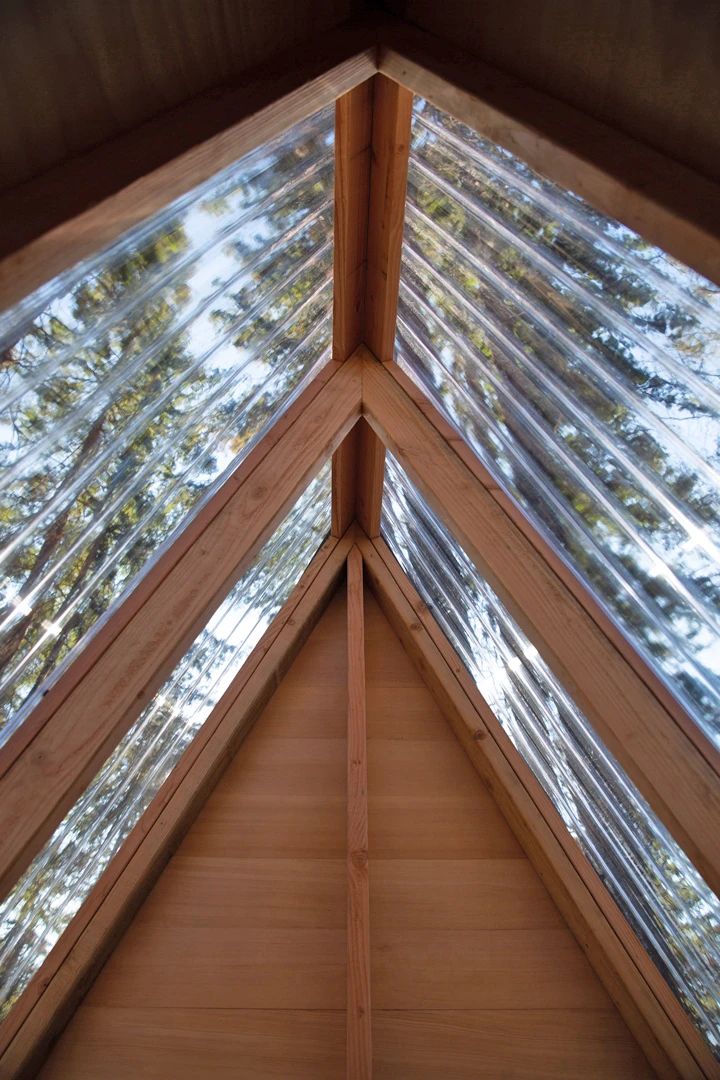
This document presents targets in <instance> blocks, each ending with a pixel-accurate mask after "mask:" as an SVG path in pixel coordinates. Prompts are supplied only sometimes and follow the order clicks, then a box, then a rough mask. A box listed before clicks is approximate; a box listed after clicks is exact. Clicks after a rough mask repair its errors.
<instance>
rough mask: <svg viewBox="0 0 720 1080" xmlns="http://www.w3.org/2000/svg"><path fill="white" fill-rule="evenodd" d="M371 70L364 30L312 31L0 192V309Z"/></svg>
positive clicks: (370, 38)
mask: <svg viewBox="0 0 720 1080" xmlns="http://www.w3.org/2000/svg"><path fill="white" fill-rule="evenodd" d="M146 6H147V5H146ZM307 29H308V31H309V27H308V28H307ZM374 72H375V50H374V32H373V30H372V28H370V27H369V26H367V25H354V24H353V25H352V26H346V27H344V28H342V29H338V30H336V31H332V32H330V33H328V34H321V35H319V36H316V37H315V38H314V39H313V40H312V42H311V43H309V44H306V45H305V46H304V48H303V50H302V52H298V50H296V49H292V48H291V49H290V51H289V52H285V53H283V54H282V55H279V56H277V57H276V58H274V59H273V60H272V62H268V63H267V64H266V65H264V66H261V67H259V68H257V69H254V70H253V71H252V72H248V73H246V74H245V75H244V77H243V79H242V82H241V85H240V86H236V87H231V88H228V89H225V90H223V91H221V92H212V93H209V94H206V95H201V96H200V97H199V98H195V99H193V100H191V101H189V102H187V103H185V104H183V105H180V106H178V107H177V108H176V109H171V110H169V111H168V112H166V113H163V114H161V115H160V116H157V117H155V118H153V119H152V120H148V122H147V123H145V124H141V125H140V126H138V127H134V128H132V129H131V130H129V131H128V132H125V133H123V134H119V135H118V136H117V137H116V138H112V139H110V140H108V141H107V142H104V143H101V145H99V146H97V147H95V148H94V149H91V150H88V151H87V152H86V153H82V154H80V155H79V156H78V157H74V158H70V159H69V160H67V161H63V162H61V163H60V164H58V165H56V166H55V167H54V168H52V169H50V170H49V171H47V172H45V173H43V174H42V175H40V176H37V177H35V178H33V179H30V180H28V181H27V182H25V183H22V184H20V185H18V186H17V187H14V188H11V189H10V190H8V191H6V192H4V193H2V194H0V221H2V231H1V232H0V309H3V308H5V307H9V306H10V305H12V304H14V303H16V302H17V301H18V300H21V299H22V298H23V297H24V296H27V295H28V294H29V293H30V292H32V291H33V290H34V289H36V288H37V287H38V286H39V285H41V284H43V283H44V282H46V281H48V280H50V279H51V278H53V277H54V276H55V275H56V274H59V273H60V272H61V271H63V270H65V269H67V268H68V267H70V266H73V265H74V264H75V263H76V262H78V261H79V260H80V259H83V258H86V257H88V256H89V255H93V254H95V253H96V252H98V251H100V250H102V249H103V248H104V247H105V246H106V245H107V244H109V243H110V242H111V241H113V240H114V239H115V238H116V237H117V236H119V235H121V234H122V233H124V232H126V231H127V230H128V229H130V228H131V227H132V226H133V225H135V224H137V223H138V222H140V221H142V220H143V219H144V218H147V217H148V216H150V215H151V214H153V213H155V212H156V211H158V210H160V209H161V208H162V207H164V206H167V204H168V203H170V202H172V201H173V199H176V198H179V196H181V195H183V194H185V192H187V191H190V190H191V189H192V188H194V187H195V186H197V185H198V184H200V183H202V182H203V181H205V180H207V179H208V178H209V177H211V176H213V175H214V174H215V173H217V172H218V171H219V170H220V169H222V168H224V167H225V166H227V165H230V164H232V163H233V162H234V161H237V159H238V158H239V157H242V156H243V154H246V153H248V152H249V151H250V150H253V149H255V148H256V147H257V146H262V145H263V144H264V143H266V142H267V141H268V140H269V139H272V138H274V137H275V136H276V135H279V134H281V132H283V131H285V130H286V129H287V128H289V127H291V126H292V124H294V123H296V122H297V121H299V120H301V119H303V118H304V117H306V116H309V115H310V114H311V113H313V112H315V111H316V110H318V109H321V108H323V106H326V105H331V104H332V103H333V102H334V101H335V99H336V98H338V97H339V96H341V95H342V94H344V93H347V92H348V91H350V90H352V89H353V87H355V86H357V85H358V84H360V83H362V82H363V81H364V80H366V79H368V78H369V77H370V76H372V75H373V74H374Z"/></svg>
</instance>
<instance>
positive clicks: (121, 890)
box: [0, 526, 356, 1078]
mask: <svg viewBox="0 0 720 1080" xmlns="http://www.w3.org/2000/svg"><path fill="white" fill-rule="evenodd" d="M355 537H356V529H355V526H351V527H350V529H348V530H347V532H346V534H345V535H344V536H343V537H342V538H340V539H338V538H335V537H331V538H329V539H328V540H326V541H325V542H324V544H323V545H322V546H321V547H320V549H319V550H318V552H317V553H316V555H315V556H314V558H313V559H312V561H311V562H310V564H309V565H308V567H307V569H306V570H305V572H304V574H303V575H302V578H301V579H300V581H299V583H298V584H297V585H296V587H295V589H294V590H293V592H292V593H291V595H290V597H289V599H288V600H287V602H286V603H285V605H284V606H283V608H282V609H281V611H280V612H278V614H277V616H276V617H275V619H274V620H273V622H272V624H271V625H270V627H269V628H268V629H267V631H266V632H265V634H264V635H263V637H262V639H261V640H260V642H259V643H258V644H257V645H256V646H255V648H254V649H253V651H252V653H251V654H250V656H249V657H248V658H247V660H246V661H245V662H244V664H243V666H242V668H241V669H240V671H239V673H238V675H237V676H236V678H235V679H234V680H233V682H232V684H231V685H230V687H229V688H228V690H227V691H226V692H225V694H224V695H223V697H222V698H221V700H220V701H219V702H218V704H217V705H216V706H215V708H214V709H213V711H212V713H211V714H210V716H209V717H208V719H207V720H206V722H205V724H204V725H203V726H202V728H201V729H200V731H199V732H198V734H197V736H196V738H195V739H194V740H193V742H192V743H191V744H190V746H189V747H188V748H187V749H186V751H185V752H184V754H183V756H182V758H181V759H180V761H179V762H178V764H177V765H176V766H175V768H174V769H173V771H172V773H171V775H170V776H169V777H168V779H167V780H166V781H165V783H164V784H163V786H162V787H161V789H160V790H159V791H158V793H157V795H156V796H155V797H154V799H153V800H152V802H151V803H150V805H149V806H148V808H147V809H146V810H145V812H144V814H143V815H142V817H141V819H140V820H139V822H138V823H137V825H136V826H135V827H134V829H133V830H132V832H131V833H130V835H129V836H128V837H127V839H126V840H125V841H124V843H123V845H122V847H121V848H120V850H119V851H118V853H117V855H116V856H115V857H114V859H113V860H112V861H111V862H110V864H109V865H108V867H107V869H106V870H105V871H104V873H103V875H102V876H101V878H100V880H99V881H98V883H97V885H96V886H95V888H94V889H93V890H92V892H91V893H90V895H89V897H88V899H87V900H86V901H85V903H84V904H83V905H82V907H81V908H80V910H79V911H78V913H77V915H76V916H75V917H74V919H73V920H72V922H71V923H70V925H69V926H68V927H67V929H66V930H65V932H64V933H63V934H62V935H61V937H60V939H59V941H58V943H57V945H56V946H55V947H54V949H53V950H52V952H51V953H50V954H49V955H48V957H47V959H46V960H45V962H44V963H43V965H42V966H41V968H40V969H39V970H38V972H37V973H36V974H35V976H34V978H33V979H32V981H31V982H30V983H29V984H28V986H27V987H26V989H25V991H24V992H23V994H22V995H21V997H20V999H19V1000H18V1001H17V1002H16V1004H15V1005H14V1006H13V1009H12V1010H11V1012H10V1014H9V1016H8V1018H7V1019H6V1020H5V1022H4V1023H3V1025H2V1026H0V1077H2V1078H5V1077H8V1078H9V1077H13V1078H14V1077H21V1076H30V1075H34V1070H35V1069H36V1068H37V1067H38V1066H39V1063H40V1061H41V1060H42V1058H43V1056H44V1055H45V1054H46V1053H47V1051H48V1049H49V1047H50V1045H51V1043H52V1041H53V1040H54V1038H56V1037H57V1035H58V1034H59V1033H60V1031H61V1030H62V1028H63V1027H64V1025H65V1024H66V1023H67V1021H68V1019H69V1018H70V1016H71V1015H72V1013H73V1011H74V1009H75V1008H76V1007H77V1004H78V1003H79V1001H80V1000H81V998H82V997H83V996H84V994H85V993H86V992H87V990H88V989H89V987H90V985H91V984H92V982H93V981H94V979H95V978H96V976H97V974H98V973H99V971H100V969H101V967H102V965H103V963H104V962H105V960H106V959H107V957H108V955H109V954H110V952H111V951H112V949H113V948H114V946H115V944H116V942H117V940H118V939H119V938H120V936H121V935H122V933H123V932H124V930H125V928H126V927H127V925H128V923H129V922H130V920H131V919H132V917H133V915H134V913H135V912H136V910H137V909H138V908H139V906H140V904H141V903H142V902H143V900H144V899H145V897H146V895H147V894H148V893H149V891H150V889H151V888H152V886H153V884H154V883H155V881H156V880H157V878H158V877H159V875H160V873H161V872H162V869H163V867H164V866H165V864H166V863H167V861H168V859H169V858H170V857H171V855H172V854H173V851H174V850H175V848H176V847H177V845H178V844H179V842H180V840H181V839H182V837H183V835H184V834H185V832H186V831H187V829H188V828H189V826H190V825H191V824H192V821H193V820H194V818H195V816H196V815H197V813H198V812H199V810H200V809H201V807H202V805H203V803H204V802H205V799H206V798H207V797H208V795H209V794H210V792H211V791H212V789H213V787H214V786H215V784H216V783H217V780H218V779H219V777H220V775H221V774H222V772H223V771H224V769H225V767H226V766H227V765H228V764H229V762H230V761H231V759H232V757H233V756H234V754H235V753H236V752H237V750H238V748H239V746H240V744H241V743H242V741H243V739H244V738H245V736H246V735H247V734H248V732H249V731H250V730H251V729H252V726H253V724H254V722H255V720H256V719H257V717H258V716H259V715H260V713H261V712H262V710H263V708H264V707H265V705H266V704H267V702H268V701H269V699H270V697H271V696H272V694H273V692H274V691H275V689H276V688H277V686H278V685H279V683H280V681H281V680H282V678H283V676H284V674H285V673H286V672H287V670H288V668H289V667H290V664H291V663H292V661H293V659H294V658H295V656H296V655H297V653H298V652H299V651H300V649H301V647H302V645H303V644H304V642H305V641H306V639H307V637H308V636H309V634H310V632H311V631H312V629H313V627H314V626H315V624H316V623H317V621H318V619H319V618H320V615H321V614H322V612H323V611H324V609H325V607H326V605H327V603H328V602H329V600H330V598H331V596H332V594H333V592H334V591H335V588H336V587H337V585H338V583H339V581H340V579H341V577H342V574H343V573H344V571H345V566H346V560H347V556H348V553H349V551H350V550H351V548H352V545H353V543H354V540H355Z"/></svg>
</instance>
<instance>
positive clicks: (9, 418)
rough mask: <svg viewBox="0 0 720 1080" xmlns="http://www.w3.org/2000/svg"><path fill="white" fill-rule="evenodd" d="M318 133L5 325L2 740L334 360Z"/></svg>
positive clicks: (175, 209)
mask: <svg viewBox="0 0 720 1080" xmlns="http://www.w3.org/2000/svg"><path fill="white" fill-rule="evenodd" d="M333 117H334V113H333V110H332V108H330V109H327V110H325V111H324V112H322V113H319V114H317V115H316V116H314V117H311V118H309V119H308V120H306V121H303V122H302V123H301V124H299V125H298V126H296V127H295V128H293V129H292V130H290V131H288V132H287V133H286V134H285V135H283V136H282V137H281V138H279V139H277V140H276V141H275V142H273V143H271V144H269V145H266V146H264V147H262V148H261V149H259V150H257V151H255V152H253V153H252V154H249V155H248V156H246V157H245V158H243V159H242V160H240V161H238V162H237V163H236V164H235V165H233V166H232V167H231V168H229V169H227V170H225V171H224V172H223V173H221V174H219V175H218V176H216V177H215V178H214V179H213V180H211V181H210V182H209V183H207V184H205V185H203V186H202V187H201V188H199V189H197V190H196V191H194V192H191V193H190V194H189V195H188V196H186V197H185V198H183V199H181V200H179V201H178V202H176V203H174V204H173V205H171V206H169V207H168V208H167V209H166V210H164V211H163V212H162V213H160V214H158V215H157V216H156V217H154V218H152V219H151V220H149V221H147V222H146V223H144V224H143V225H142V226H140V227H138V228H136V229H134V230H133V231H132V232H131V233H129V234H128V235H126V236H125V237H123V238H121V239H120V240H119V241H118V242H117V243H116V244H115V245H114V246H113V247H112V248H110V249H109V250H107V251H105V252H102V253H101V254H99V255H98V256H97V257H95V258H93V259H92V260H89V261H87V262H85V263H83V264H81V265H79V266H77V267H75V268H74V269H73V270H71V271H69V272H68V273H66V274H63V275H61V276H60V277H59V278H57V279H56V280H55V281H53V282H51V283H50V284H48V285H46V286H45V287H43V288H42V289H40V290H39V291H38V292H37V293H36V294H35V295H33V296H31V297H29V298H28V299H27V300H25V301H24V302H23V303H22V304H20V305H18V307H17V308H15V309H14V310H12V311H10V312H8V313H6V314H5V315H4V316H3V317H2V319H0V350H1V351H0V357H1V358H2V359H1V361H0V566H1V567H2V580H1V585H0V672H1V673H2V674H0V741H2V740H3V739H4V738H7V736H8V734H9V733H10V732H11V731H12V730H13V729H14V728H15V727H16V726H17V724H18V723H19V722H21V720H22V718H23V716H24V714H25V713H24V711H23V705H24V704H25V703H26V702H28V699H29V697H30V696H31V695H33V691H36V690H37V688H38V687H39V686H40V684H41V683H43V681H44V680H46V679H47V678H48V677H49V676H51V675H52V673H53V672H54V671H56V670H57V668H58V666H59V665H60V664H61V663H62V662H63V660H64V659H65V657H66V656H67V655H68V653H69V651H70V650H71V649H72V648H73V647H74V646H76V645H77V644H78V643H80V642H81V641H82V640H83V638H84V636H85V635H86V634H87V632H88V631H89V630H90V629H91V628H92V626H93V625H94V624H95V622H96V621H97V619H98V618H99V617H100V616H102V615H103V614H104V613H105V612H106V611H107V610H108V608H109V607H110V606H111V605H112V604H113V602H114V601H115V600H116V599H117V598H118V596H119V595H120V594H121V593H122V592H123V591H124V590H125V588H126V587H128V586H129V585H130V584H132V583H133V582H134V580H135V579H136V578H137V576H138V574H140V573H141V572H142V570H143V569H144V568H145V567H146V565H147V563H148V560H149V559H151V558H152V557H153V556H154V555H155V554H156V553H157V551H158V549H159V548H160V547H161V545H163V544H164V543H165V541H167V540H168V538H169V537H170V536H171V534H172V533H173V532H174V530H175V529H176V527H178V526H179V525H180V524H181V523H182V522H183V521H184V519H185V518H186V516H187V514H188V513H189V512H191V511H192V510H193V509H194V508H196V507H197V505H198V503H199V501H200V500H201V498H202V497H203V496H204V495H206V494H207V493H208V492H209V490H210V489H211V488H212V487H213V486H214V485H216V484H217V483H219V482H221V480H222V479H223V477H224V476H225V475H227V473H228V472H229V471H230V470H231V469H232V468H234V467H235V466H236V465H237V464H238V462H239V461H240V460H241V458H242V457H243V456H244V455H245V454H247V452H248V450H249V449H250V447H251V446H252V445H253V443H254V442H255V440H256V439H258V438H259V436H260V435H261V434H262V433H263V432H264V431H265V430H266V429H267V427H268V425H269V424H270V423H271V422H272V420H273V418H274V417H276V416H277V415H278V413H279V412H281V411H282V410H283V409H284V408H285V407H286V406H287V404H288V402H289V400H290V399H291V397H292V396H293V395H294V394H296V393H297V392H298V390H299V388H300V387H301V385H302V384H303V382H304V380H306V379H307V378H308V377H309V376H310V375H311V374H312V373H313V372H314V370H316V368H317V365H318V364H319V363H321V362H323V361H324V360H325V359H327V358H328V357H329V354H330V342H331V311H332V280H331V278H332V221H333V205H332V203H333V170H334V158H333V137H334V128H333ZM28 704H31V702H30V703H28Z"/></svg>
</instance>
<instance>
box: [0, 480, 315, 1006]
mask: <svg viewBox="0 0 720 1080" xmlns="http://www.w3.org/2000/svg"><path fill="white" fill-rule="evenodd" d="M329 531H330V466H329V464H328V465H326V466H324V468H323V469H322V471H321V472H320V474H319V475H318V476H317V478H316V479H315V480H314V481H313V482H312V483H311V484H310V485H309V487H308V488H307V490H306V491H305V492H304V493H303V495H302V496H301V497H300V499H299V500H298V501H297V503H296V504H295V506H294V507H293V509H292V510H291V511H290V513H289V514H288V515H287V517H286V519H285V520H284V521H283V522H282V523H281V524H280V526H279V527H278V528H277V529H276V530H275V532H274V533H273V535H272V536H271V538H270V539H269V540H268V541H267V543H266V544H265V545H264V547H263V548H262V550H261V551H260V552H259V554H258V556H257V558H256V559H255V562H254V563H253V565H252V566H251V567H250V568H249V569H248V570H247V571H246V573H245V574H243V576H242V578H241V579H240V580H239V581H238V583H237V584H236V585H235V587H234V588H233V589H232V591H231V592H230V594H229V596H228V597H227V598H226V599H225V600H224V601H223V602H222V604H221V605H220V606H219V608H218V609H217V611H216V612H215V613H214V615H213V616H212V618H211V619H210V621H209V622H208V624H207V626H206V627H205V629H204V630H203V631H202V632H201V634H200V635H199V636H198V637H197V639H196V640H195V641H194V642H193V644H192V645H191V647H190V649H189V650H188V652H187V653H186V655H185V656H184V657H183V659H182V660H181V661H180V662H179V663H178V664H177V665H176V667H175V669H174V671H173V672H172V674H171V675H170V676H169V678H168V679H167V680H166V682H165V683H164V685H163V686H162V688H161V690H160V691H159V692H158V693H157V694H156V695H155V697H154V698H153V700H152V701H151V703H150V704H149V705H148V706H147V708H146V709H145V710H144V712H143V713H142V715H141V716H140V717H139V718H138V719H137V720H136V721H135V723H134V725H133V726H132V727H131V729H130V730H129V731H128V733H127V734H126V735H125V737H124V738H123V739H122V740H121V742H120V743H119V744H118V746H117V748H116V749H115V750H114V752H113V753H112V754H111V755H110V757H109V758H108V760H107V761H106V762H105V764H104V765H103V767H102V769H101V770H100V772H99V773H98V775H97V776H96V777H95V779H94V780H93V781H92V783H91V784H90V786H89V787H88V788H87V790H86V791H85V793H84V795H82V797H81V798H80V799H79V800H78V801H77V803H76V804H75V806H74V807H73V809H72V810H71V811H70V812H69V813H68V814H67V816H66V817H65V819H64V820H63V821H62V822H61V823H60V825H58V827H57V829H56V830H55V832H54V833H53V835H52V837H51V838H50V840H49V841H48V843H47V844H46V845H45V847H44V848H43V850H42V851H40V853H39V854H38V855H37V857H36V858H35V860H34V861H33V862H32V864H31V865H30V867H29V868H28V870H27V871H26V872H25V874H24V875H23V876H22V878H21V879H20V880H19V882H18V883H17V885H16V886H15V888H14V889H13V890H12V892H11V893H10V895H9V896H8V897H7V898H6V899H5V901H4V902H3V904H2V905H0V930H1V932H0V941H1V942H2V944H0V987H2V993H1V995H0V1019H1V1018H2V1017H3V1016H5V1015H6V1014H7V1012H8V1011H9V1010H10V1008H11V1007H12V1005H13V1004H14V1002H15V1001H16V1000H17V998H18V997H19V995H20V994H21V993H22V991H23V990H24V988H25V987H26V986H27V984H28V982H29V981H30V979H31V978H32V976H33V975H34V973H35V972H36V971H37V969H38V968H39V967H40V965H41V964H42V962H43V960H44V959H45V957H46V956H47V955H48V953H49V952H50V950H51V948H52V946H53V945H54V944H55V942H56V941H57V940H58V938H59V937H60V935H61V933H62V932H63V930H65V928H66V927H67V926H68V924H69V922H70V920H71V919H72V917H73V915H74V914H75V913H76V912H77V911H78V910H79V908H80V907H81V906H82V904H83V902H84V901H85V900H86V899H87V897H88V896H89V894H90V891H91V890H92V888H93V886H94V885H95V884H96V882H97V881H98V880H99V878H100V876H101V874H102V872H103V871H104V870H105V868H106V867H107V866H108V864H109V863H110V861H111V860H112V858H113V856H114V855H115V854H116V853H117V851H118V850H119V849H120V847H121V845H122V844H123V842H124V840H125V839H126V838H127V836H128V835H129V833H130V832H131V830H132V828H133V826H134V825H135V824H136V823H137V822H138V821H139V819H140V817H141V816H142V814H143V812H144V811H145V810H146V808H147V807H148V806H149V804H150V802H151V801H152V799H153V797H154V796H155V795H156V794H157V792H158V791H159V789H160V788H161V786H162V784H163V783H164V781H165V780H166V779H167V778H168V776H169V775H170V773H171V772H172V770H173V768H174V767H175V765H176V764H177V763H178V761H179V760H180V758H181V756H182V754H183V752H184V750H185V749H186V748H187V747H188V745H189V744H190V743H191V742H192V740H193V738H194V737H195V735H196V734H197V732H198V731H199V730H200V728H201V727H202V725H203V723H204V722H205V720H207V718H208V716H209V715H210V713H211V712H212V709H213V708H214V706H215V705H216V704H217V703H218V701H219V700H220V698H221V697H222V695H223V694H224V692H225V691H226V690H227V688H228V686H229V685H230V683H231V682H232V680H233V678H234V677H235V676H236V675H237V673H238V671H239V670H240V668H241V666H242V664H243V662H244V661H245V660H246V659H247V657H248V656H249V655H250V652H251V651H252V649H253V647H254V646H255V645H256V644H257V642H258V641H259V640H260V638H261V637H262V635H263V633H264V631H265V630H266V629H267V627H268V626H269V624H270V622H271V621H272V619H273V617H274V616H275V615H276V614H277V612H278V611H279V610H280V608H281V607H282V606H283V604H284V603H285V601H286V600H287V599H288V597H289V595H290V593H291V592H292V590H293V588H294V587H295V585H296V584H297V582H298V581H299V579H300V577H301V576H302V573H303V571H304V570H305V569H306V567H307V565H308V563H309V562H310V560H311V559H312V557H313V555H314V554H315V552H316V551H317V549H318V547H319V546H320V544H321V543H322V541H323V540H324V539H325V537H326V536H327V534H328V532H329Z"/></svg>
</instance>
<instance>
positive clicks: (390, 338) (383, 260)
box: [355, 75, 413, 537]
mask: <svg viewBox="0 0 720 1080" xmlns="http://www.w3.org/2000/svg"><path fill="white" fill-rule="evenodd" d="M373 82H374V93H373V128H372V168H371V172H370V211H369V218H368V247H367V277H366V291H365V343H366V345H367V346H368V348H369V349H370V350H371V351H372V352H373V353H374V354H375V356H376V357H377V358H378V360H380V361H381V362H382V363H384V364H385V363H389V362H390V361H391V360H392V359H393V351H394V344H395V323H396V320H397V305H398V291H399V287H400V255H401V250H402V238H403V226H404V222H405V191H406V188H407V168H408V154H409V152H410V123H411V120H412V100H413V96H412V93H411V92H410V91H409V90H407V89H406V88H405V87H404V86H400V85H399V83H396V82H393V81H392V79H388V78H386V76H385V75H376V76H375V78H374V80H373ZM359 426H361V428H362V431H361V434H360V435H359V436H358V444H357V497H356V500H355V508H356V514H357V519H358V521H359V523H360V524H361V525H362V527H363V529H364V530H365V532H366V533H367V535H368V536H370V537H373V536H377V535H378V534H379V532H380V513H381V507H382V490H383V478H384V473H385V448H384V447H383V444H382V443H381V442H380V440H379V439H378V437H377V436H376V435H375V433H374V432H373V431H371V430H370V428H369V427H368V426H367V425H366V424H365V423H364V421H363V422H361V425H359Z"/></svg>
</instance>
